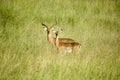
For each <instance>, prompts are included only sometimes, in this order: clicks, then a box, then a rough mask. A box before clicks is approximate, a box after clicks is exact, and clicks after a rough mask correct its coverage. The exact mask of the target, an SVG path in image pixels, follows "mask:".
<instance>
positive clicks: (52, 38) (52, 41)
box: [48, 34, 54, 45]
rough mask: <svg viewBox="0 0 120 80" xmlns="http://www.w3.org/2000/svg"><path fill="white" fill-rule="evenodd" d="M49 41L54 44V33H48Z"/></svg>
mask: <svg viewBox="0 0 120 80" xmlns="http://www.w3.org/2000/svg"><path fill="white" fill-rule="evenodd" d="M48 41H49V42H50V43H51V44H53V45H54V37H53V36H52V34H48Z"/></svg>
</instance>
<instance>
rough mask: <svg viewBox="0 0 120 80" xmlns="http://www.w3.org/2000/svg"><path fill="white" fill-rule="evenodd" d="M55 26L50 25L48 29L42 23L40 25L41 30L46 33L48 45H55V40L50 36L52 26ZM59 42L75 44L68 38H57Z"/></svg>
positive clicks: (52, 29)
mask: <svg viewBox="0 0 120 80" xmlns="http://www.w3.org/2000/svg"><path fill="white" fill-rule="evenodd" d="M55 25H56V24H54V25H52V26H51V27H50V28H49V27H48V26H47V25H45V24H44V23H42V26H43V28H44V29H45V30H46V31H47V38H48V41H49V43H50V44H52V45H55V41H56V38H54V37H53V36H52V32H53V31H54V26H55ZM59 41H60V42H67V43H72V42H75V41H74V40H73V39H69V38H59Z"/></svg>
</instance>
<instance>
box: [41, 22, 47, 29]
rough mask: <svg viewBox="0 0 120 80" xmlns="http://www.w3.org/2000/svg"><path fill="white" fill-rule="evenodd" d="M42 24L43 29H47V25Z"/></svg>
mask: <svg viewBox="0 0 120 80" xmlns="http://www.w3.org/2000/svg"><path fill="white" fill-rule="evenodd" d="M42 26H43V28H44V30H45V31H46V30H47V29H48V27H47V25H45V24H44V23H42Z"/></svg>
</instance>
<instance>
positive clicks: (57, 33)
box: [55, 29, 63, 36]
mask: <svg viewBox="0 0 120 80" xmlns="http://www.w3.org/2000/svg"><path fill="white" fill-rule="evenodd" d="M61 32H63V29H60V30H59V31H56V32H55V35H56V36H58V35H59V33H61Z"/></svg>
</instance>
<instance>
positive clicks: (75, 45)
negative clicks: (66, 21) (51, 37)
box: [55, 31, 81, 52]
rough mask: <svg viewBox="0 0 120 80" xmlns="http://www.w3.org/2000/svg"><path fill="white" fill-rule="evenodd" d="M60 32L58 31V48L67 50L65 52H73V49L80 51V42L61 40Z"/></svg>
mask: <svg viewBox="0 0 120 80" xmlns="http://www.w3.org/2000/svg"><path fill="white" fill-rule="evenodd" d="M59 33H60V31H57V32H56V33H55V34H56V44H55V45H56V47H57V49H58V50H60V51H65V52H72V51H73V50H76V51H79V50H80V47H81V44H79V43H78V42H72V43H69V42H60V40H59Z"/></svg>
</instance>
